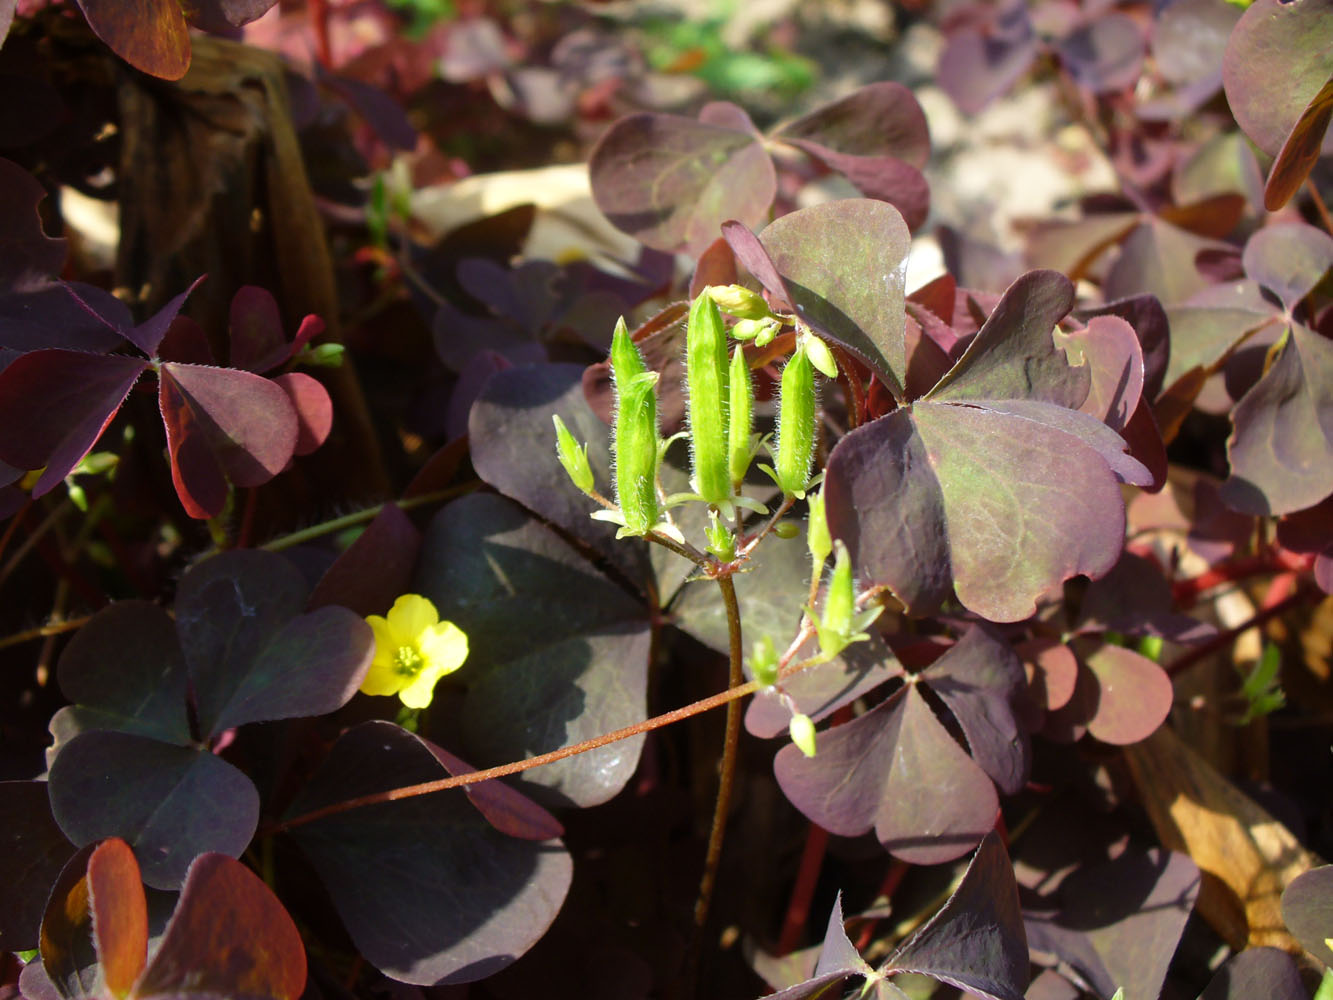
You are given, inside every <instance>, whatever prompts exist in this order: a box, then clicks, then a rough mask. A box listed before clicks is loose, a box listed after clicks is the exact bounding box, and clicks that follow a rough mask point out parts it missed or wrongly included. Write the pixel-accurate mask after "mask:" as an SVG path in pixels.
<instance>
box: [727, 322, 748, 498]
mask: <svg viewBox="0 0 1333 1000" xmlns="http://www.w3.org/2000/svg"><path fill="white" fill-rule="evenodd" d="M727 391H728V396H729V398H730V401H731V405H730V407H728V409H730V411H731V412H730V414H729V418H728V421H727V468H728V470H729V472H730V474H731V483H732V486H733V487H735V488H737V489H739V488H740V484H741V480H743V479H744V478H745V473H746V470H748V469H749V468H750V459H751V458H752V457H753V455H754V451H753V448H754V445H753V441H752V438H753V436H754V385H753V383H752V382H751V381H750V365H749V363H748V362H746V360H745V351H744V350H743V349H742V348H741V346H740V345H739V344H738V345H736V351H735V353H734V354H732V356H731V373H730V375H729V376H728V378H727Z"/></svg>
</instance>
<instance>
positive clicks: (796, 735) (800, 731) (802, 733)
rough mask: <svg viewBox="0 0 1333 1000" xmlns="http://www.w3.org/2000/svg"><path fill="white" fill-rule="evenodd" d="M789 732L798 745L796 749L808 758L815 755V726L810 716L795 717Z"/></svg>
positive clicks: (799, 715) (789, 725) (798, 714)
mask: <svg viewBox="0 0 1333 1000" xmlns="http://www.w3.org/2000/svg"><path fill="white" fill-rule="evenodd" d="M787 731H788V732H789V733H791V741H792V742H793V743H795V744H796V749H798V750H800V751H801V753H803V754H805V755H806V756H807V757H813V756H814V755H815V724H814V722H812V721H811V719H810V716H808V715H802V714H800V713H797V714H796V715H793V716H792V717H791V722H790V723H789V724H788V726H787Z"/></svg>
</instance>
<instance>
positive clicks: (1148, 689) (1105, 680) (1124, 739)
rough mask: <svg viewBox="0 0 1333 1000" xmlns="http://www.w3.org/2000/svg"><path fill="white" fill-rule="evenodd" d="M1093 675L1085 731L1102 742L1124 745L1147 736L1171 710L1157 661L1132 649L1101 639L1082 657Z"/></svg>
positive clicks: (1168, 684) (1166, 679)
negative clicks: (1091, 707) (1093, 698)
mask: <svg viewBox="0 0 1333 1000" xmlns="http://www.w3.org/2000/svg"><path fill="white" fill-rule="evenodd" d="M1082 659H1083V662H1084V664H1086V665H1087V667H1088V669H1089V670H1091V671H1092V674H1093V676H1094V677H1096V679H1097V700H1096V709H1095V712H1094V714H1093V715H1092V717H1091V718H1090V719H1089V720H1088V732H1089V733H1091V734H1092V735H1093V736H1094V737H1096V738H1097V739H1099V740H1101V741H1102V742H1103V743H1110V744H1112V745H1115V746H1128V745H1129V744H1130V743H1137V742H1139V740H1144V739H1147V738H1148V737H1149V736H1151V735H1152V734H1153V733H1154V732H1155V731H1156V730H1157V727H1158V726H1160V725H1161V724H1162V723H1163V722H1165V721H1166V717H1167V715H1168V714H1170V712H1171V703H1172V700H1173V698H1174V697H1175V690H1174V688H1172V686H1171V678H1170V677H1168V676H1167V673H1166V671H1165V670H1163V669H1162V668H1161V667H1160V666H1159V665H1158V664H1156V663H1154V662H1153V661H1152V660H1150V659H1148V658H1147V657H1146V656H1143V655H1141V654H1139V653H1136V652H1134V650H1132V649H1126V648H1125V647H1123V646H1114V645H1111V644H1110V643H1105V644H1103V645H1101V646H1098V647H1097V648H1096V649H1095V650H1093V651H1092V652H1091V653H1088V654H1086V655H1084V656H1083V657H1082Z"/></svg>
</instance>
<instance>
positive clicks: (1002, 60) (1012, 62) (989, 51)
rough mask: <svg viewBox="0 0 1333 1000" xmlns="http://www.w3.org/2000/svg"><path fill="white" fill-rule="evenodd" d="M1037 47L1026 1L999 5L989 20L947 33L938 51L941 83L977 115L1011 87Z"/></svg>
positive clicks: (1028, 63) (1017, 0)
mask: <svg viewBox="0 0 1333 1000" xmlns="http://www.w3.org/2000/svg"><path fill="white" fill-rule="evenodd" d="M1038 48H1039V42H1038V39H1037V35H1036V31H1035V30H1034V28H1033V26H1032V22H1031V21H1030V20H1028V13H1027V4H1026V3H1024V2H1022V0H1012V2H1008V3H1005V4H1004V5H1002V6H1001V7H1000V8H998V9H997V10H996V12H995V14H994V20H993V22H992V23H991V24H989V25H986V26H983V27H968V28H963V29H962V30H960V31H956V32H953V33H952V34H951V35H950V36H949V40H948V43H947V44H946V45H945V47H944V50H943V51H942V52H941V53H940V63H939V78H940V85H941V86H942V87H943V88H944V89H945V91H946V92H947V93H948V94H949V96H950V97H952V98H953V100H954V103H955V104H957V105H958V107H959V108H960V109H961V110H962V111H963V112H965V113H966V114H976V113H977V112H979V111H980V110H981V109H982V108H984V107H985V106H986V105H987V104H989V103H990V102H991V101H993V100H994V99H995V98H997V97H999V96H1000V95H1001V94H1003V93H1004V92H1005V91H1007V90H1008V89H1009V88H1010V87H1011V86H1013V84H1014V83H1015V82H1016V81H1017V80H1018V78H1019V77H1020V76H1022V75H1023V73H1024V72H1026V71H1027V68H1028V67H1029V66H1031V65H1032V61H1033V60H1034V59H1035V58H1036V57H1037V52H1038Z"/></svg>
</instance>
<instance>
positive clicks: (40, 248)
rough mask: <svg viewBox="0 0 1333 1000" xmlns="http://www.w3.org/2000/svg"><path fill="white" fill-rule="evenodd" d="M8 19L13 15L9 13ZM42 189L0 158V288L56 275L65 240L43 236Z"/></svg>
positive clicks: (22, 287)
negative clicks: (38, 207)
mask: <svg viewBox="0 0 1333 1000" xmlns="http://www.w3.org/2000/svg"><path fill="white" fill-rule="evenodd" d="M10 16H11V17H12V16H13V14H12V11H11V15H10ZM45 197H46V188H44V187H42V185H41V183H40V182H39V181H38V180H37V178H35V177H33V176H32V174H30V173H28V172H27V171H26V170H24V169H23V168H22V167H20V166H19V165H18V164H16V163H13V162H11V161H9V160H6V159H3V158H0V221H3V226H0V232H3V233H4V236H3V238H0V288H3V289H4V290H5V291H10V290H11V289H20V290H28V289H31V288H33V287H34V286H36V285H39V284H43V283H44V282H45V281H46V280H47V279H48V278H49V277H50V276H51V275H53V274H58V273H59V271H60V269H61V268H62V267H63V266H64V264H65V253H66V251H67V250H68V245H67V243H66V241H65V240H63V239H57V238H55V237H51V236H47V235H46V233H45V232H44V231H43V229H42V219H41V214H40V213H39V212H38V210H37V206H38V205H40V204H41V203H42V200H43V199H44V198H45Z"/></svg>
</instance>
